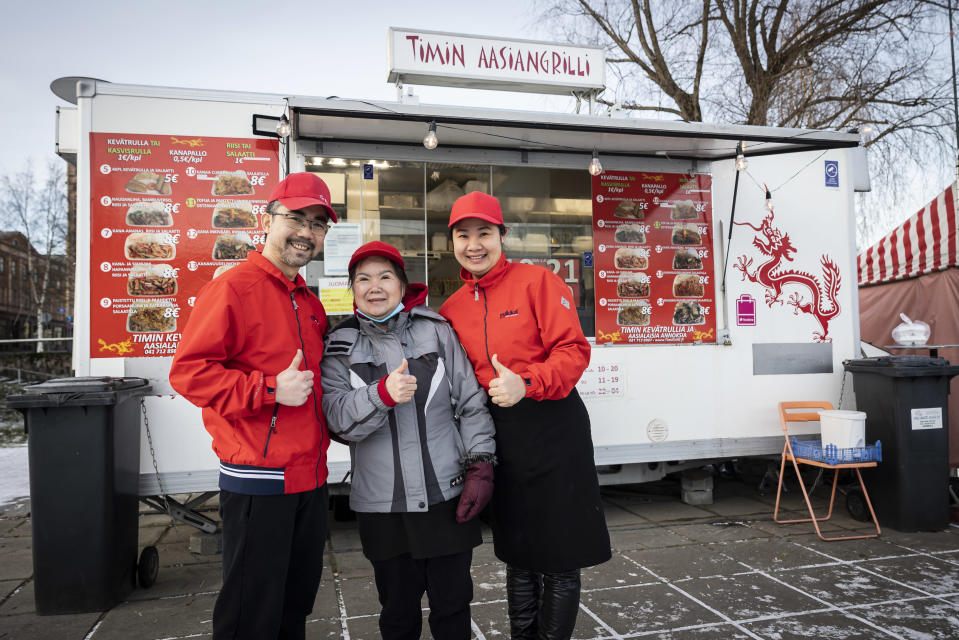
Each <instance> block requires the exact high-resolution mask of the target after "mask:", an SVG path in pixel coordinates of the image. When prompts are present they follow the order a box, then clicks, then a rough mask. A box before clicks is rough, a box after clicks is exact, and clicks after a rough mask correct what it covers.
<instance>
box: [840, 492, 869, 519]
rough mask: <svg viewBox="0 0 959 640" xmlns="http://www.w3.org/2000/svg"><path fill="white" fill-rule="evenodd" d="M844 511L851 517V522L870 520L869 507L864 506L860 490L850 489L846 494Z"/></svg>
mask: <svg viewBox="0 0 959 640" xmlns="http://www.w3.org/2000/svg"><path fill="white" fill-rule="evenodd" d="M846 511H848V512H849V515H850V516H852V519H853V520H858V521H859V522H869V521H870V520H872V518H871V517H870V515H869V507H868V506H866V497H865V496H864V495H863V494H862V489H858V488H857V489H850V490H849V493H847V494H846Z"/></svg>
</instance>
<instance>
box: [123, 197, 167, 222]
mask: <svg viewBox="0 0 959 640" xmlns="http://www.w3.org/2000/svg"><path fill="white" fill-rule="evenodd" d="M167 207H168V205H167V204H166V203H163V202H158V201H156V200H146V201H144V202H138V203H136V204H134V205H133V206H131V207H130V208H129V209H127V218H126V220H127V224H128V225H130V226H131V227H172V226H173V216H172V215H170V212H169V211H167Z"/></svg>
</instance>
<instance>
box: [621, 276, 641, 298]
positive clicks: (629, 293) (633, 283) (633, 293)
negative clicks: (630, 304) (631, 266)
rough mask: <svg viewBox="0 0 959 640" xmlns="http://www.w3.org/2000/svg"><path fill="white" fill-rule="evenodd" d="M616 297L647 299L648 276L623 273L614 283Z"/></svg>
mask: <svg viewBox="0 0 959 640" xmlns="http://www.w3.org/2000/svg"><path fill="white" fill-rule="evenodd" d="M616 295H617V296H619V297H620V298H648V297H649V276H647V275H646V274H645V273H643V274H639V273H623V274H621V275H620V276H619V279H618V280H617V281H616Z"/></svg>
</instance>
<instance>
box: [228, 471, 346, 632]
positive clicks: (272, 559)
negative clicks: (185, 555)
mask: <svg viewBox="0 0 959 640" xmlns="http://www.w3.org/2000/svg"><path fill="white" fill-rule="evenodd" d="M328 510H329V496H328V492H327V488H326V485H324V486H322V487H320V488H319V489H315V490H313V491H307V492H304V493H292V494H285V495H276V496H250V495H245V494H240V493H231V492H229V491H220V517H221V519H222V521H223V587H222V588H221V589H220V595H219V596H218V597H217V599H216V604H215V605H214V607H213V638H214V640H245V639H247V638H249V639H250V640H273V639H274V638H275V639H276V640H303V638H304V637H305V636H306V616H308V615H309V614H310V612H311V611H312V610H313V602H314V600H316V592H317V590H318V589H319V586H320V574H322V572H323V547H324V546H325V543H326V534H327V512H328Z"/></svg>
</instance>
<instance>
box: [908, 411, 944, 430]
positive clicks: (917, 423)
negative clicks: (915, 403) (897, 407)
mask: <svg viewBox="0 0 959 640" xmlns="http://www.w3.org/2000/svg"><path fill="white" fill-rule="evenodd" d="M917 429H942V407H933V408H931V409H913V410H912V430H913V431H915V430H917Z"/></svg>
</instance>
